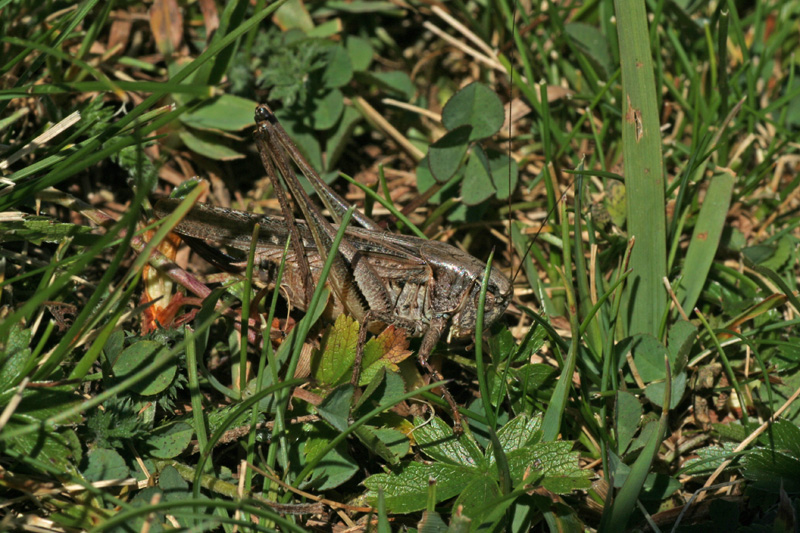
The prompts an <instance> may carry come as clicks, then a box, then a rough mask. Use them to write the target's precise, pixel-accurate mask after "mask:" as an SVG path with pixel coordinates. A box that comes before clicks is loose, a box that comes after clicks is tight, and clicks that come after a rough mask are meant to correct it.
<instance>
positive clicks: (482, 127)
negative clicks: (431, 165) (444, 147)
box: [434, 82, 505, 175]
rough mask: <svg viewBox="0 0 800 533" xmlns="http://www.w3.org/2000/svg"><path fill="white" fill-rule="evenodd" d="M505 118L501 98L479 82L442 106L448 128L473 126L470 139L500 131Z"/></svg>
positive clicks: (474, 139)
mask: <svg viewBox="0 0 800 533" xmlns="http://www.w3.org/2000/svg"><path fill="white" fill-rule="evenodd" d="M504 119H505V115H504V112H503V103H502V102H500V98H498V97H497V95H496V94H495V93H494V91H492V90H491V89H489V88H488V87H486V86H485V85H483V84H481V83H478V82H474V83H470V84H469V85H467V86H466V87H464V88H463V89H461V90H460V91H458V92H457V93H456V94H454V95H453V97H452V98H450V100H448V101H447V104H445V106H444V109H442V124H444V127H445V128H447V129H448V130H450V131H453V130H455V129H457V128H460V127H463V126H470V133H469V137H468V140H469V141H477V140H479V139H485V138H487V137H491V136H492V135H494V134H495V133H497V132H498V131H500V127H501V126H502V125H503V120H504ZM434 175H436V173H434Z"/></svg>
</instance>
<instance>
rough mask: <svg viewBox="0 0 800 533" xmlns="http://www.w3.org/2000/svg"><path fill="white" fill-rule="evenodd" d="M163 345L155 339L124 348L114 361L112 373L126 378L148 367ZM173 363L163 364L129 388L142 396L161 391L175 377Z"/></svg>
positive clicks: (120, 377)
mask: <svg viewBox="0 0 800 533" xmlns="http://www.w3.org/2000/svg"><path fill="white" fill-rule="evenodd" d="M162 349H164V347H163V346H162V345H161V344H159V343H157V342H155V341H139V342H137V343H136V344H132V345H131V346H128V347H127V348H125V350H124V351H123V352H122V353H121V354H120V356H119V358H118V359H117V360H116V361H115V362H114V374H115V375H116V376H117V377H118V378H119V379H125V378H128V377H130V376H132V375H134V374H136V373H137V372H141V371H142V370H144V369H146V368H148V367H149V366H150V364H151V363H152V362H153V360H154V359H155V358H156V356H157V355H158V353H159V352H160V351H161V350H162ZM176 371H177V369H176V367H175V365H164V366H162V367H161V369H160V370H158V371H157V372H155V373H154V374H150V376H149V377H148V378H146V379H143V380H141V381H139V382H137V383H135V384H134V385H133V386H132V387H131V389H132V390H134V391H135V392H138V393H139V394H141V395H143V396H152V395H154V394H158V393H160V392H163V391H164V390H165V389H166V388H167V387H169V386H170V384H171V383H172V380H173V379H174V378H175V373H176Z"/></svg>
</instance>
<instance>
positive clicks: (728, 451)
mask: <svg viewBox="0 0 800 533" xmlns="http://www.w3.org/2000/svg"><path fill="white" fill-rule="evenodd" d="M737 446H738V443H736V442H723V443H722V446H719V445H716V444H712V445H711V446H706V447H705V448H698V449H696V450H693V453H695V454H697V457H695V458H692V459H688V460H687V461H686V463H684V465H683V466H684V470H683V473H685V474H687V475H703V474H710V473H711V472H713V471H714V470H716V469H717V468H719V466H720V465H721V464H722V463H723V462H724V461H726V460H727V459H730V458H731V457H733V454H734V450H735V449H736V447H737ZM732 468H734V466H733V465H730V466H729V467H728V469H732Z"/></svg>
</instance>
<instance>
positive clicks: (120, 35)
mask: <svg viewBox="0 0 800 533" xmlns="http://www.w3.org/2000/svg"><path fill="white" fill-rule="evenodd" d="M131 27H132V24H131V21H130V19H117V20H115V21H114V22H112V23H111V30H110V31H109V32H108V49H109V50H114V49H115V48H117V47H118V48H119V50H116V51H115V52H114V53H117V54H119V53H122V52H124V51H125V50H126V49H127V48H128V40H129V39H130V36H131Z"/></svg>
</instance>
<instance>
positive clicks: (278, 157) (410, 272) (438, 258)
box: [155, 105, 512, 432]
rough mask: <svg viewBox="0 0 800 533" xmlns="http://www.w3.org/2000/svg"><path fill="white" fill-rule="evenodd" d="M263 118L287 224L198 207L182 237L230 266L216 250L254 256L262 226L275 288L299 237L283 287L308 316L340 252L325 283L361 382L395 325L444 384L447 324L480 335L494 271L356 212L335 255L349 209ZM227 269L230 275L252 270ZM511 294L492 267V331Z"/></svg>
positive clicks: (264, 146)
mask: <svg viewBox="0 0 800 533" xmlns="http://www.w3.org/2000/svg"><path fill="white" fill-rule="evenodd" d="M255 120H256V133H255V139H256V144H257V147H258V151H259V154H260V156H261V159H262V162H263V164H264V168H265V170H266V172H267V175H268V176H269V179H270V180H271V181H272V184H273V187H274V189H275V194H276V195H277V197H278V200H279V203H280V205H281V210H282V213H283V217H272V216H264V215H257V214H254V213H247V212H243V211H235V210H231V209H223V208H215V207H211V206H207V205H197V206H196V207H194V208H193V209H192V210H191V211H190V212H189V214H188V215H187V217H186V218H185V219H184V220H183V221H182V222H181V223H180V224H178V225H177V226H176V228H175V230H174V231H175V232H176V233H178V234H179V235H181V236H182V237H184V238H185V239H186V240H187V241H188V242H189V244H190V245H192V246H193V247H195V248H196V249H197V250H198V252H199V253H201V255H204V256H205V257H206V258H207V259H208V258H209V256H211V261H212V262H213V263H216V264H217V265H218V266H221V267H223V268H224V267H225V266H226V265H225V260H224V259H223V260H220V259H219V254H218V252H217V251H216V250H215V249H214V248H212V247H210V246H209V244H211V243H213V244H217V245H218V244H222V245H225V246H228V247H231V248H235V249H239V250H243V251H246V250H248V249H249V248H250V241H251V236H252V231H253V227H254V225H255V224H256V223H258V224H260V226H261V236H260V237H259V240H258V243H257V248H256V268H257V269H258V273H259V274H258V275H259V277H260V280H255V281H262V282H264V283H267V284H268V282H269V277H270V274H272V273H274V271H275V270H276V269H277V265H278V264H279V263H280V261H281V258H282V254H283V250H284V246H285V243H286V238H287V237H288V236H289V235H290V234H291V250H290V253H289V255H288V256H287V258H286V262H287V272H286V273H285V274H284V278H283V280H282V283H281V287H280V290H281V292H282V293H283V294H284V296H285V297H286V299H287V300H288V302H289V304H290V305H291V306H293V307H297V308H299V309H301V310H305V309H306V308H307V306H308V304H309V302H310V299H311V293H312V291H313V286H314V284H316V283H319V282H320V279H319V277H320V270H321V268H322V265H323V263H324V262H325V260H326V259H327V257H328V255H329V254H331V253H333V254H335V257H334V259H333V267H332V269H331V271H330V274H329V276H328V279H327V280H326V281H327V283H328V284H329V285H330V287H331V289H332V295H333V300H334V301H333V312H334V313H336V314H338V313H341V312H345V313H348V314H350V315H351V316H352V317H353V318H355V319H356V320H357V321H358V322H359V323H360V324H361V326H360V329H359V341H358V349H357V354H356V362H355V365H354V372H353V381H352V382H353V384H354V385H355V384H357V382H358V371H359V368H360V361H361V356H362V352H363V346H364V342H365V340H366V332H367V330H368V329H369V330H370V331H373V332H376V331H380V330H381V329H383V328H385V327H386V326H387V325H390V324H393V325H395V326H397V327H400V328H402V329H404V330H405V331H406V332H407V333H408V334H409V335H410V336H413V337H422V341H421V344H420V348H419V353H418V359H419V363H420V364H421V365H422V366H423V367H424V368H425V369H426V370H427V371H428V372H429V373H430V374H431V376H432V378H433V379H435V380H440V379H441V376H440V375H439V373H438V372H437V371H436V370H435V369H433V368H432V367H431V365H430V364H429V363H428V357H429V356H430V354H431V352H432V351H433V349H434V347H435V346H436V343H437V342H438V341H439V339H440V338H441V337H442V335H443V334H444V332H445V331H447V330H448V327H449V335H448V340H449V338H450V337H456V338H458V337H461V338H463V337H469V336H471V335H472V334H474V333H475V324H476V314H477V308H478V298H479V294H480V290H481V280H482V278H483V275H484V271H485V269H486V264H485V263H483V262H481V261H479V260H478V259H476V258H474V257H473V256H471V255H469V254H467V253H466V252H464V251H462V250H460V249H458V248H456V247H454V246H451V245H449V244H446V243H443V242H438V241H428V240H425V239H421V238H419V237H413V236H406V235H395V234H392V233H390V232H387V231H385V230H384V229H382V228H381V227H380V226H378V224H376V223H375V222H373V221H372V220H370V219H369V218H368V217H366V216H365V215H363V214H361V213H359V212H358V211H354V214H353V217H352V220H353V221H354V223H351V227H348V228H347V229H346V232H345V236H344V239H343V240H342V244H341V246H339V248H338V249H337V250H331V244H332V242H333V239H334V236H335V235H336V232H337V229H338V225H339V223H340V222H341V217H342V215H343V214H344V213H345V212H346V211H347V210H348V209H349V207H350V206H349V204H348V203H347V202H346V201H345V200H344V199H343V198H342V197H341V196H339V195H338V194H337V193H336V192H335V191H333V189H331V188H330V187H329V186H328V185H327V184H326V183H325V182H324V181H323V180H322V179H321V178H320V177H319V175H318V174H317V172H316V171H315V170H314V169H313V168H312V167H311V165H310V164H309V163H308V162H307V161H306V160H305V158H304V157H303V156H302V154H301V153H300V151H299V150H298V149H297V147H296V146H295V144H294V142H293V141H292V140H291V138H290V137H289V135H288V134H287V133H286V131H285V130H284V129H283V127H282V126H281V125H280V123H279V122H278V120H277V118H276V117H275V115H274V114H273V112H272V110H271V109H270V108H269V107H267V106H266V105H260V106H258V108H257V109H256V113H255ZM290 158H291V160H292V161H294V164H295V165H296V166H297V167H298V168H299V169H300V171H301V172H302V173H303V174H304V175H305V176H306V178H307V179H308V180H309V182H310V183H311V185H312V186H313V187H314V190H315V191H316V193H317V195H318V196H319V197H320V199H321V200H322V202H323V204H324V205H325V207H326V208H327V209H328V211H329V212H330V216H331V219H332V221H329V220H328V219H327V218H326V217H325V216H324V215H323V214H322V211H321V209H320V208H319V207H318V206H317V205H316V204H315V203H314V202H313V201H312V200H311V198H310V197H309V196H308V194H307V193H306V192H305V191H304V190H303V187H302V186H301V185H300V182H299V181H298V179H297V176H296V175H295V172H294V170H293V168H292V164H291V162H290ZM279 174H280V176H282V177H283V181H284V182H285V185H286V187H287V188H288V191H289V193H290V194H291V197H292V198H293V199H294V202H295V204H296V205H297V207H298V208H299V209H300V211H301V212H302V219H295V217H294V214H293V212H292V210H291V207H290V205H289V202H288V197H287V194H286V192H285V191H284V188H283V186H282V184H281V178H280V177H279ZM176 203H177V200H161V201H159V202H158V204H157V205H156V207H155V210H156V214H157V215H158V216H159V217H163V216H165V215H166V214H168V213H169V212H171V211H172V210H173V208H174V206H175V205H176ZM215 252H216V255H217V258H216V259H215V258H214V257H213V256H214V255H215ZM228 263H229V264H228V265H227V266H228V268H230V267H236V266H238V267H240V268H243V266H244V265H243V264H241V263H239V264H238V265H236V264H233V263H230V262H228ZM511 296H512V284H511V282H510V281H509V279H508V278H507V277H506V276H505V275H504V274H503V273H501V272H500V271H499V270H498V269H496V268H492V269H491V272H490V277H489V286H488V287H487V290H486V305H485V308H484V309H485V311H484V323H485V324H486V325H487V326H488V325H491V324H492V323H493V322H495V321H496V320H497V319H498V318H499V317H500V316H501V315H502V314H503V313H504V312H505V309H506V307H507V306H508V304H509V301H510V299H511ZM443 394H444V397H445V399H446V400H447V402H448V404H449V405H450V407H451V409H452V411H453V421H454V429H455V430H456V432H459V431H460V430H461V418H460V415H459V413H458V407H457V405H456V402H455V400H454V399H453V397H452V395H451V394H450V392H449V391H448V390H447V388H443Z"/></svg>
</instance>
